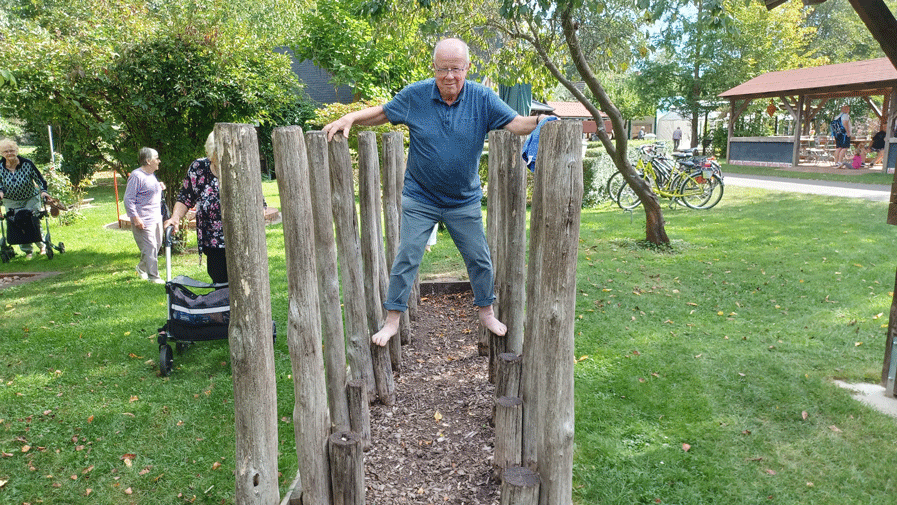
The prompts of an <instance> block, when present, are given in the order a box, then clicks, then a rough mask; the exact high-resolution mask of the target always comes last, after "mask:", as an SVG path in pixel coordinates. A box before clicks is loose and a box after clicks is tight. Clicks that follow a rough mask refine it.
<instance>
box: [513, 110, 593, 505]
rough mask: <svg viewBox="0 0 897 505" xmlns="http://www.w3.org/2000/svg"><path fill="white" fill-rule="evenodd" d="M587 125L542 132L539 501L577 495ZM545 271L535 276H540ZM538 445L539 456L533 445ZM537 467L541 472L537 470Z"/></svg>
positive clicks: (536, 425)
mask: <svg viewBox="0 0 897 505" xmlns="http://www.w3.org/2000/svg"><path fill="white" fill-rule="evenodd" d="M581 135H582V124H581V123H580V122H579V121H553V122H551V123H548V124H546V125H545V126H543V127H542V131H541V135H540V142H539V154H538V158H537V160H536V179H535V191H534V193H535V195H534V198H533V211H532V216H533V221H532V224H531V226H530V230H531V231H532V243H533V245H532V246H531V248H530V249H531V252H530V264H529V267H530V270H529V274H530V276H529V279H528V288H527V289H528V293H527V294H528V295H529V294H530V293H532V296H527V301H528V303H529V309H528V310H527V326H526V337H525V342H526V346H527V348H526V350H525V351H524V353H523V375H522V376H523V381H522V382H523V383H522V386H523V401H524V402H525V404H526V409H525V410H524V434H523V440H524V451H523V465H524V466H527V467H530V468H536V469H537V470H538V473H539V475H540V476H541V478H542V485H541V490H540V498H539V502H540V503H541V504H542V505H562V504H563V505H566V504H569V503H570V502H571V500H572V493H573V489H572V486H573V484H572V483H573V433H574V430H573V428H574V415H573V363H574V354H573V351H574V349H573V341H574V338H573V337H574V321H575V306H576V259H577V252H578V249H579V226H580V213H581V208H582V191H583V182H582V143H581V140H580V137H581ZM534 270H535V271H538V272H541V274H540V275H533V272H534ZM533 443H535V447H536V449H535V451H533V450H532V448H530V449H528V446H530V447H531V446H532V444H533ZM533 463H535V466H531V465H532V464H533Z"/></svg>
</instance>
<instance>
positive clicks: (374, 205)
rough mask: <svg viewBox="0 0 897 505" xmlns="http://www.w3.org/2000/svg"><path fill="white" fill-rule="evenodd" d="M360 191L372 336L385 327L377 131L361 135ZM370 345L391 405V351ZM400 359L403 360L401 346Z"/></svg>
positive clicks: (381, 392)
mask: <svg viewBox="0 0 897 505" xmlns="http://www.w3.org/2000/svg"><path fill="white" fill-rule="evenodd" d="M358 192H359V199H360V201H361V258H362V260H363V263H364V270H365V276H364V293H365V302H366V303H367V315H368V317H367V321H368V333H369V334H370V335H373V334H374V333H377V332H378V331H379V330H380V328H382V327H383V315H384V314H383V304H382V303H381V302H380V268H381V264H382V263H384V262H385V260H384V259H382V258H381V256H383V242H382V240H383V233H382V232H381V231H380V215H381V214H380V166H379V165H378V157H377V137H376V134H375V133H374V132H361V133H359V134H358ZM397 338H401V337H397ZM390 340H391V339H390ZM369 345H370V346H371V359H372V364H373V367H374V380H375V382H376V385H377V396H379V397H380V401H381V402H383V404H384V405H392V404H394V403H395V402H396V386H395V381H394V379H393V377H392V359H391V357H390V348H389V347H386V346H384V347H381V346H379V345H377V344H374V343H373V342H370V343H369ZM398 359H399V360H401V344H400V345H399V354H398Z"/></svg>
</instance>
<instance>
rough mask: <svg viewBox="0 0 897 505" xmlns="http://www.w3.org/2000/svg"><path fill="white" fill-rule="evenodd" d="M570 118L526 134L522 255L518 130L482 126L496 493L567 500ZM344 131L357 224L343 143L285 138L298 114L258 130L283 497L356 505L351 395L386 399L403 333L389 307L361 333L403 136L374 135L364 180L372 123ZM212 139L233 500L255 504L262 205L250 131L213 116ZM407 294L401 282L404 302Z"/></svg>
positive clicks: (395, 188)
mask: <svg viewBox="0 0 897 505" xmlns="http://www.w3.org/2000/svg"><path fill="white" fill-rule="evenodd" d="M580 132H581V125H580V123H578V122H573V121H555V122H551V123H549V124H547V125H546V126H545V127H544V128H543V130H542V134H541V141H540V150H539V156H538V161H537V165H536V171H535V178H534V185H533V188H534V189H533V194H532V210H531V222H530V230H531V238H530V244H529V248H528V251H529V262H528V266H526V265H527V263H526V256H527V245H526V205H527V194H526V192H527V190H526V186H527V182H526V181H527V175H526V169H525V167H524V166H523V163H522V158H521V156H520V148H521V138H520V137H519V136H517V135H514V134H512V133H510V132H506V131H494V132H491V133H490V134H489V139H490V154H489V173H490V178H489V188H490V190H489V192H488V222H487V231H488V236H489V240H490V247H491V250H492V253H493V261H494V265H495V272H496V293H497V296H498V301H497V304H496V312H497V315H498V317H499V318H500V319H502V320H503V321H504V322H505V323H506V324H507V326H508V334H507V336H506V337H496V336H491V346H490V347H491V349H492V350H491V351H490V365H489V367H490V377H491V378H492V380H494V381H495V382H496V411H495V424H496V436H495V437H496V440H495V456H494V463H493V464H494V465H495V469H496V474H497V475H499V476H501V477H502V480H503V482H502V490H501V495H502V503H503V504H505V503H521V504H537V503H538V504H541V505H555V504H557V505H561V504H563V505H566V504H569V503H571V500H572V463H573V452H572V451H573V433H574V430H573V425H574V416H573V364H574V351H573V333H574V332H573V324H574V308H575V294H576V258H577V249H578V243H579V223H580V208H581V202H582V184H583V183H582V149H581V144H580V140H579V137H580ZM358 137H359V140H358V181H359V184H358V186H359V202H360V206H359V207H358V208H359V212H358V214H360V227H359V220H358V218H357V216H356V204H355V194H354V184H353V168H352V161H351V156H350V153H349V147H348V143H347V142H346V141H345V139H342V138H338V139H336V140H335V141H332V142H329V143H328V142H327V140H326V136H325V134H324V133H323V132H318V131H313V132H307V133H304V134H303V132H302V130H301V129H300V128H299V127H283V128H278V129H276V130H275V131H274V134H273V137H272V138H273V142H274V160H275V167H276V172H277V181H278V188H279V191H280V201H281V214H282V216H283V230H284V242H285V248H286V251H285V252H286V270H287V285H288V317H287V325H288V327H287V344H288V347H289V353H290V359H291V364H292V377H293V385H294V388H295V403H294V409H293V426H294V436H295V440H296V452H297V456H298V466H299V472H298V474H297V477H296V481H295V485H294V489H295V491H294V492H291V493H289V494H288V495H287V496H286V497H284V499H283V503H302V504H305V505H310V504H324V505H329V504H360V503H364V500H365V487H364V471H363V465H362V460H363V451H365V450H367V449H368V448H370V447H371V446H372V444H373V446H374V447H376V441H371V440H370V420H369V412H368V401H369V399H370V400H371V401H372V400H374V399H375V398H377V399H379V400H380V401H381V402H383V403H385V404H392V403H393V402H394V401H395V394H396V393H395V385H394V382H393V372H394V371H398V370H399V369H400V367H401V360H402V350H401V343H404V342H407V341H408V339H409V338H410V336H409V324H408V316H407V314H406V316H405V318H404V320H403V322H402V331H401V335H400V338H393V339H391V341H390V345H389V346H387V347H379V346H377V345H372V344H371V342H370V335H371V334H372V333H374V332H375V331H377V330H378V329H379V328H380V326H381V325H382V322H383V317H384V310H383V308H382V305H381V300H382V298H383V297H384V296H385V293H386V286H387V282H388V270H389V264H390V263H388V262H387V259H389V260H391V258H393V257H394V256H395V253H396V250H397V248H398V239H399V215H400V213H401V212H400V208H401V207H400V205H401V204H400V198H401V197H400V195H401V186H402V180H403V173H404V164H405V162H404V159H405V154H404V141H403V137H402V134H401V133H395V132H393V133H386V134H384V135H383V137H382V146H383V150H382V160H383V163H382V174H383V176H382V178H381V164H380V160H381V157H380V156H378V149H377V138H376V136H375V134H374V133H373V132H361V133H359V135H358ZM215 138H216V143H217V146H216V148H217V152H218V157H219V162H220V165H221V179H220V190H221V200H222V217H223V221H224V228H225V234H226V238H225V240H226V242H227V244H228V245H227V248H226V254H227V264H228V275H229V277H230V279H231V283H230V296H231V323H230V335H229V339H230V341H229V343H230V352H231V360H232V369H233V383H234V408H235V421H236V472H235V476H236V503H237V504H241V505H242V504H250V503H253V504H255V503H258V504H266V505H270V504H274V503H277V502H278V501H279V500H280V496H279V491H278V489H279V488H278V482H277V475H278V469H277V446H278V445H277V424H276V420H277V412H276V407H277V401H276V400H277V399H276V387H275V386H276V385H275V382H274V378H275V371H274V350H273V344H272V338H271V337H272V335H271V331H272V328H271V324H270V321H271V319H272V317H271V315H272V314H271V301H270V285H269V279H268V259H267V258H268V256H267V246H266V241H265V224H264V220H263V217H262V216H261V215H260V214H259V213H257V212H255V211H254V210H255V209H258V208H259V207H261V206H262V187H261V181H260V180H259V177H258V173H259V158H258V141H257V138H256V134H255V130H254V129H253V127H252V126H250V125H241V124H228V123H219V124H217V125H216V126H215ZM381 222H382V223H383V225H384V227H385V230H384V229H382V228H381ZM334 231H335V237H334ZM384 237H385V243H384ZM525 269H526V270H525ZM524 272H525V274H524ZM524 279H525V280H524ZM340 293H342V298H341V297H340ZM416 300H417V293H414V294H412V297H411V300H410V301H409V311H408V312H409V313H413V312H414V311H415V310H416V303H415V302H416ZM341 301H342V303H341ZM341 305H342V307H344V308H345V314H343V311H342V310H341ZM344 316H345V317H344ZM344 320H345V326H344V324H343V321H344ZM322 342H323V346H322ZM347 364H348V374H347V367H346V365H347Z"/></svg>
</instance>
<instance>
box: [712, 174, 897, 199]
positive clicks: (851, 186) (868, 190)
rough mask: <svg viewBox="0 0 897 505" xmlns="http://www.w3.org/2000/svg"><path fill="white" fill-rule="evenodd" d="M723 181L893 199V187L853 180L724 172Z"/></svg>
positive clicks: (802, 191) (851, 196) (754, 186)
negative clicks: (730, 173) (842, 180)
mask: <svg viewBox="0 0 897 505" xmlns="http://www.w3.org/2000/svg"><path fill="white" fill-rule="evenodd" d="M724 175H725V177H724V179H723V182H724V183H725V184H726V185H727V186H743V187H748V188H762V189H771V190H776V191H790V192H793V193H810V194H814V195H829V196H843V197H845V198H865V199H867V200H872V201H876V202H887V201H890V199H891V189H890V188H889V187H888V186H882V185H878V184H857V183H853V182H833V181H814V180H807V179H789V178H787V177H760V176H756V175H744V174H732V175H729V174H724Z"/></svg>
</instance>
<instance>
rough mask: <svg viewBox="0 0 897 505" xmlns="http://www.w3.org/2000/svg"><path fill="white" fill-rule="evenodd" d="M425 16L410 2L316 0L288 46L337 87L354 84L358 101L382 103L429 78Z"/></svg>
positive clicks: (424, 13) (427, 37) (426, 22)
mask: <svg viewBox="0 0 897 505" xmlns="http://www.w3.org/2000/svg"><path fill="white" fill-rule="evenodd" d="M427 13H428V11H427V9H421V8H418V6H416V5H415V4H414V3H411V4H410V5H406V4H405V3H404V2H400V3H395V2H388V1H386V0H379V1H378V0H349V1H346V0H339V1H334V0H317V1H316V2H315V3H314V6H313V7H312V8H310V9H308V10H307V11H306V12H305V13H304V15H303V16H302V22H303V26H304V29H303V32H302V33H301V36H299V37H295V38H293V39H292V40H291V41H289V46H290V48H291V49H292V50H293V53H294V54H295V55H296V57H297V58H300V59H309V60H311V61H312V62H314V64H315V65H317V66H319V67H321V68H323V69H325V70H327V71H328V72H330V73H331V74H332V75H333V79H332V83H333V84H334V85H335V86H339V85H349V86H352V87H353V88H354V89H355V99H356V100H362V99H373V98H380V99H384V98H387V97H390V96H392V95H393V94H395V93H396V92H398V91H399V90H400V89H402V88H403V87H405V86H406V85H407V84H409V83H411V82H413V81H416V80H419V79H422V78H424V77H425V76H426V75H427V72H426V69H427V68H428V66H429V65H428V60H429V57H426V58H424V57H423V56H424V55H425V54H426V53H427V49H428V45H427V41H428V39H430V38H432V37H433V35H432V34H427V33H426V32H427V26H429V25H428V21H427V17H426V14H427Z"/></svg>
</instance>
